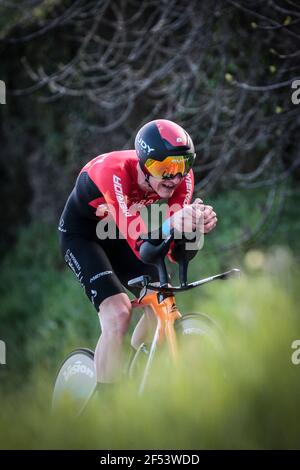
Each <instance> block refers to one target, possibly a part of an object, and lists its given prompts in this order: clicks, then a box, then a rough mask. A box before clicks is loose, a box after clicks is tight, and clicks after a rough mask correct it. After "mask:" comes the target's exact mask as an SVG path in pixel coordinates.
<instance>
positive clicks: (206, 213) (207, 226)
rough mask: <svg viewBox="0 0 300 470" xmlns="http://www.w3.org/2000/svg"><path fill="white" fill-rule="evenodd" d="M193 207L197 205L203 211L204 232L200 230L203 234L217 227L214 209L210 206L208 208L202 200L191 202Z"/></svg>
mask: <svg viewBox="0 0 300 470" xmlns="http://www.w3.org/2000/svg"><path fill="white" fill-rule="evenodd" d="M193 205H198V206H200V207H201V208H202V210H203V217H204V220H203V225H204V230H201V232H203V233H208V232H210V231H211V230H213V229H214V228H215V226H216V225H217V221H218V219H217V214H216V213H215V211H214V208H213V207H212V206H208V205H206V204H204V202H203V201H202V199H200V198H196V199H195V200H194V202H193Z"/></svg>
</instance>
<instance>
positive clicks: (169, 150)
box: [135, 119, 196, 179]
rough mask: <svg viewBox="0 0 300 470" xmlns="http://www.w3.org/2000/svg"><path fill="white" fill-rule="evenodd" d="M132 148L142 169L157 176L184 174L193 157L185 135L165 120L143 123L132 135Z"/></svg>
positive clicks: (191, 147)
mask: <svg viewBox="0 0 300 470" xmlns="http://www.w3.org/2000/svg"><path fill="white" fill-rule="evenodd" d="M135 150H136V153H137V156H138V159H139V162H140V166H141V169H142V170H143V172H144V173H145V174H146V175H149V176H153V177H154V178H159V179H168V178H173V177H174V176H176V175H177V174H180V175H181V176H185V175H187V173H188V172H189V171H190V169H191V168H192V166H193V163H194V160H195V157H196V154H195V148H194V144H193V141H192V139H191V137H190V136H189V134H188V133H187V132H186V131H185V130H184V129H183V128H182V127H180V126H179V125H178V124H176V123H175V122H172V121H168V120H167V119H156V120H154V121H151V122H148V123H147V124H145V125H144V126H143V127H142V128H141V129H140V130H139V131H138V133H137V136H136V138H135Z"/></svg>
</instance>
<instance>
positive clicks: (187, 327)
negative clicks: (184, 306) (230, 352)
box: [175, 313, 223, 352]
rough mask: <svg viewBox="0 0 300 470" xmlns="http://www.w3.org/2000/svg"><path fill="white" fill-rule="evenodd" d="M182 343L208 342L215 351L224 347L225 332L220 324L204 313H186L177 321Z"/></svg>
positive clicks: (176, 325) (176, 327)
mask: <svg viewBox="0 0 300 470" xmlns="http://www.w3.org/2000/svg"><path fill="white" fill-rule="evenodd" d="M175 331H176V333H177V337H178V341H179V343H181V345H182V344H183V343H184V344H186V345H188V344H190V345H191V346H192V345H193V344H196V345H199V346H200V345H201V344H206V345H209V346H210V347H212V349H213V350H214V351H215V352H220V351H221V350H222V349H223V334H222V330H221V328H220V327H219V325H218V324H217V323H216V322H215V321H214V320H212V318H211V317H209V316H208V315H206V314H204V313H186V314H185V315H183V316H182V317H181V318H179V319H178V320H177V321H176V322H175Z"/></svg>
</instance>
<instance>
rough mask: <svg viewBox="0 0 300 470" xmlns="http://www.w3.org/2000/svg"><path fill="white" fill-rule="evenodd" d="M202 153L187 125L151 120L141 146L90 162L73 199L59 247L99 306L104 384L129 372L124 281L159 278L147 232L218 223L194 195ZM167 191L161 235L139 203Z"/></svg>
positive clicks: (205, 228) (143, 324)
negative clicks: (146, 250) (108, 231)
mask: <svg viewBox="0 0 300 470" xmlns="http://www.w3.org/2000/svg"><path fill="white" fill-rule="evenodd" d="M195 157H196V154H195V150H194V145H193V142H192V140H191V138H190V136H189V135H188V133H187V132H186V131H185V130H184V129H183V128H182V127H180V126H179V125H177V124H176V123H174V122H172V121H168V120H164V119H157V120H154V121H151V122H148V123H147V124H145V125H144V126H143V127H142V128H141V129H140V130H139V132H138V133H137V136H136V139H135V149H134V150H122V151H113V152H110V153H106V154H103V155H100V156H98V157H96V158H94V159H92V160H91V161H90V162H89V163H87V164H86V165H85V166H84V167H83V168H82V170H81V171H80V173H79V175H78V178H77V180H76V183H75V186H74V189H73V190H72V192H71V194H70V196H69V198H68V200H67V203H66V205H65V208H64V210H63V213H62V215H61V219H60V222H59V227H58V229H59V234H60V247H61V251H62V254H63V257H64V259H65V261H66V263H67V264H68V266H69V267H70V268H71V269H72V270H73V272H74V273H75V275H76V277H77V279H78V281H79V282H80V283H81V285H82V287H83V288H84V290H85V293H86V294H87V296H88V297H89V299H90V300H91V302H92V303H93V305H94V306H95V308H96V310H97V312H98V314H99V320H100V325H101V335H100V338H99V341H98V343H97V346H96V350H95V369H96V374H97V381H98V382H99V383H100V384H101V386H103V387H104V386H105V385H107V384H113V383H115V382H117V381H118V380H119V379H120V378H121V373H122V343H123V338H124V335H125V334H126V331H127V329H128V325H129V321H130V317H131V303H130V300H129V297H128V295H127V294H126V291H125V289H124V287H123V286H124V285H126V286H127V281H128V280H129V279H132V278H134V277H137V276H140V275H143V274H149V275H150V276H151V278H152V280H153V281H157V280H158V276H157V271H156V269H155V267H154V266H152V265H148V264H145V263H143V261H142V259H141V256H140V253H139V250H140V247H141V244H142V243H144V241H145V238H147V237H148V238H149V237H150V238H151V236H152V238H153V239H156V240H157V239H158V241H161V240H162V238H163V237H165V236H166V235H168V233H169V232H170V230H171V229H176V231H177V232H179V233H180V232H182V231H183V230H184V223H185V222H188V223H190V225H191V226H192V230H193V231H200V230H202V232H203V233H208V232H210V231H211V230H212V229H213V228H214V227H215V226H216V223H217V217H216V213H215V212H214V210H213V208H212V207H211V206H208V205H205V204H204V203H203V202H202V200H201V199H196V200H195V201H194V202H193V203H192V195H193V189H194V180H193V171H192V166H193V163H194V160H195ZM161 199H165V200H167V207H168V209H169V212H168V217H167V218H166V220H165V221H164V223H163V224H162V225H161V226H160V227H159V228H158V229H157V230H156V231H155V234H156V236H154V235H153V232H151V233H150V234H149V233H148V230H147V226H146V224H145V222H144V220H143V219H142V217H141V215H140V211H141V210H142V208H143V207H145V206H149V205H151V204H153V203H155V202H157V201H159V200H161ZM173 208H174V210H173ZM137 209H138V210H137ZM103 222H106V223H107V224H108V223H109V222H110V223H112V224H113V226H114V227H115V228H116V232H115V236H114V237H111V236H108V237H106V238H105V237H102V236H101V234H99V230H97V229H98V228H99V224H100V225H101V224H102V225H101V227H103V226H104V225H103ZM97 226H98V227H97ZM201 226H202V228H201ZM99 235H100V237H99ZM122 237H123V238H122ZM168 256H169V257H170V259H171V260H172V250H170V252H169V253H168ZM131 290H132V292H133V293H134V294H137V292H136V289H134V288H132V289H131ZM150 318H152V316H151V315H150V312H149V311H145V313H144V315H143V316H142V318H141V320H140V322H139V325H138V328H136V330H135V334H134V335H133V338H132V345H133V346H134V347H138V345H139V344H140V343H141V342H142V340H143V338H144V337H145V335H146V334H147V330H148V329H149V328H150V327H151V326H152V325H151V324H150Z"/></svg>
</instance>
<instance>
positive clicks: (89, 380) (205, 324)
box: [52, 233, 240, 414]
mask: <svg viewBox="0 0 300 470" xmlns="http://www.w3.org/2000/svg"><path fill="white" fill-rule="evenodd" d="M173 239H174V233H173V234H171V235H170V236H169V237H167V238H166V239H165V240H163V242H162V243H160V244H159V245H158V246H153V245H152V244H151V243H150V242H145V243H144V244H143V245H142V253H141V255H142V257H143V260H144V261H145V262H149V264H154V265H155V266H156V267H157V269H158V274H159V285H157V284H153V283H151V278H150V276H145V275H144V276H139V277H137V278H134V279H131V280H130V281H129V282H128V285H129V286H134V287H139V288H141V291H140V295H139V298H138V299H134V300H132V301H131V305H132V308H141V307H143V306H146V305H150V306H151V308H152V311H153V314H154V315H155V317H156V319H157V326H156V330H155V333H154V336H153V339H152V342H151V345H150V348H148V347H147V345H145V344H144V343H142V344H140V346H139V347H138V349H137V350H136V351H135V352H134V354H132V355H131V357H130V360H129V364H128V367H127V374H128V376H129V377H133V376H134V375H135V373H136V370H137V368H138V363H139V362H140V358H141V357H143V358H144V359H145V360H146V364H145V366H143V368H142V374H141V375H142V377H141V380H140V384H139V390H138V392H139V394H142V393H143V391H144V389H145V385H146V382H147V378H148V376H149V371H150V368H151V365H152V363H153V359H154V356H155V353H156V351H157V348H158V345H160V346H161V345H162V344H163V343H166V344H167V347H168V350H169V355H170V358H171V360H172V361H173V362H174V363H176V361H177V359H178V355H179V348H178V336H185V335H192V336H194V335H197V336H200V337H203V336H209V337H211V338H212V340H213V341H216V332H217V330H218V326H217V325H216V323H215V322H214V321H213V320H212V319H211V318H210V317H209V316H208V315H205V314H203V313H189V314H183V315H182V314H181V313H180V312H179V310H178V308H177V306H176V300H175V295H176V294H178V293H179V292H184V291H187V290H191V289H194V288H196V287H199V286H203V285H204V284H207V283H209V282H213V281H215V280H225V279H228V278H230V277H232V276H236V275H239V274H240V270H239V269H237V268H233V269H231V270H230V271H226V272H223V273H220V274H216V275H214V276H210V277H207V278H204V279H200V280H198V281H194V282H191V283H187V269H188V263H189V259H188V258H187V256H186V251H185V250H184V244H183V243H182V244H181V245H180V244H179V246H181V257H180V259H179V281H180V285H179V286H171V285H170V284H169V283H168V273H167V269H166V264H165V260H164V258H165V255H166V253H167V252H168V249H169V247H170V243H171V242H172V240H173ZM148 290H151V291H152V292H151V293H148ZM96 386H97V381H96V373H95V369H94V352H93V351H92V350H90V349H87V348H77V349H75V350H74V351H72V352H71V353H70V354H69V355H68V356H67V357H66V358H65V360H64V361H63V363H62V365H61V366H60V368H59V370H58V373H57V375H56V379H55V385H54V391H53V401H52V404H53V408H56V407H57V405H58V404H59V402H60V400H61V397H62V396H64V395H65V394H67V395H71V396H72V397H73V398H76V400H77V401H78V402H79V403H80V402H81V404H80V405H79V407H78V408H79V411H78V414H80V413H81V411H82V410H83V409H84V408H85V406H86V404H87V403H88V401H89V400H90V398H91V397H92V395H93V393H94V391H95V389H96Z"/></svg>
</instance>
